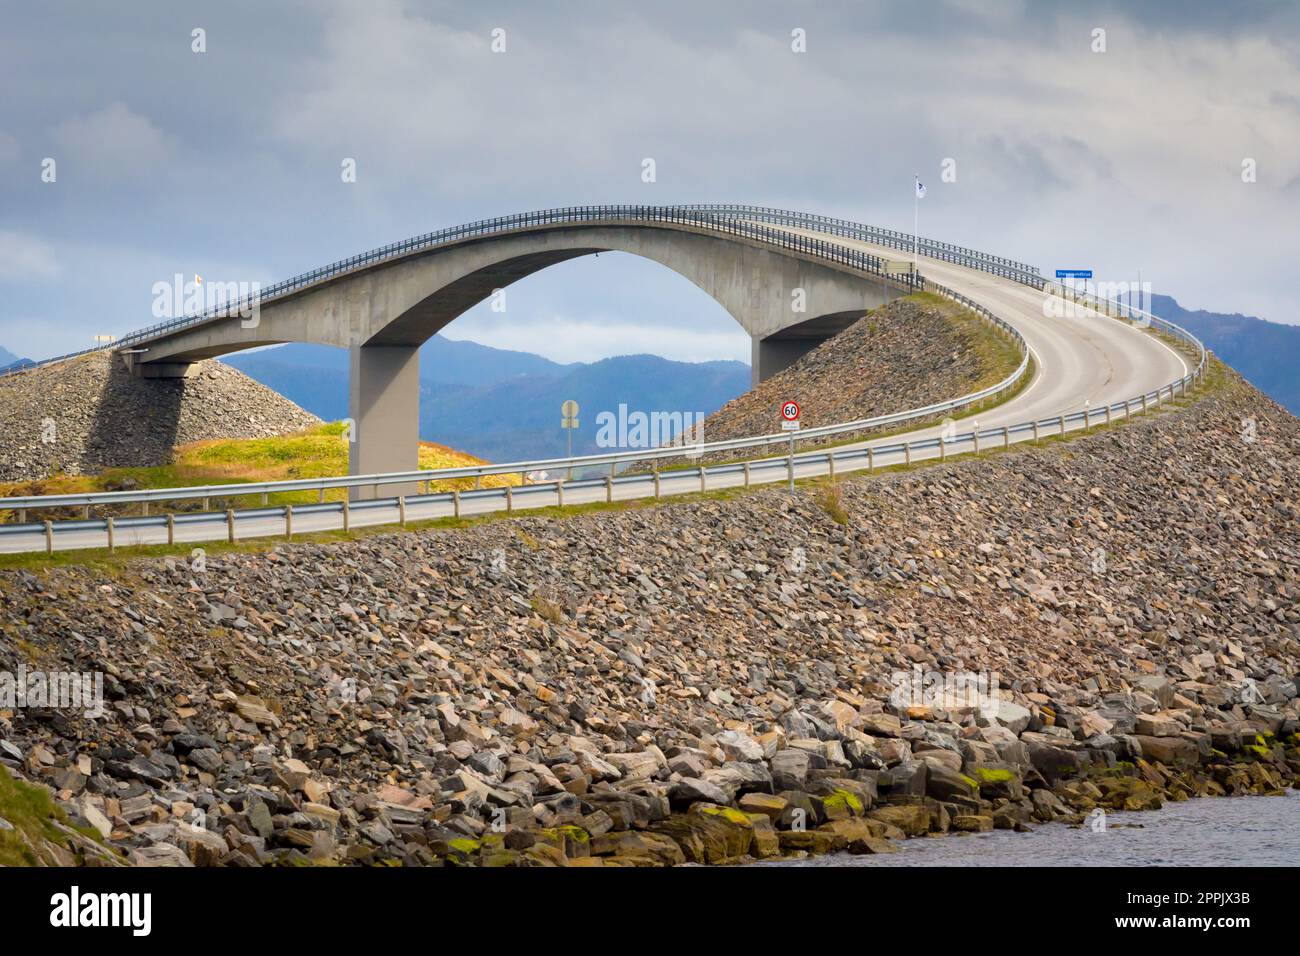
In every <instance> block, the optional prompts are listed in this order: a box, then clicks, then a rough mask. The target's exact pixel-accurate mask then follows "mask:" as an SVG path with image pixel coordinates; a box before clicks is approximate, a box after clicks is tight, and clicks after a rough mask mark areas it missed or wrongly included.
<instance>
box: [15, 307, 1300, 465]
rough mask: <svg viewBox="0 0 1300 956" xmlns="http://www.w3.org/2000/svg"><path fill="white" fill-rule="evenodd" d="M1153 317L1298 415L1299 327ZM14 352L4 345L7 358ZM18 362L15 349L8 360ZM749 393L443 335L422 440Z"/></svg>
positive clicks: (303, 357)
mask: <svg viewBox="0 0 1300 956" xmlns="http://www.w3.org/2000/svg"><path fill="white" fill-rule="evenodd" d="M1152 311H1153V312H1155V314H1156V315H1159V316H1161V317H1163V318H1166V319H1169V320H1170V321H1172V322H1177V323H1178V324H1179V325H1181V326H1183V327H1185V328H1187V329H1188V330H1190V331H1191V332H1193V333H1194V334H1196V335H1197V336H1198V337H1200V338H1201V340H1202V341H1204V342H1205V344H1206V345H1207V346H1209V347H1210V348H1211V349H1213V350H1214V352H1215V354H1217V355H1218V356H1219V357H1220V358H1222V359H1223V360H1224V361H1225V362H1227V363H1228V364H1229V365H1231V366H1232V367H1233V368H1235V369H1236V370H1237V371H1239V372H1241V373H1242V374H1243V375H1245V376H1246V378H1247V379H1248V380H1249V381H1250V382H1251V383H1252V384H1253V385H1255V387H1257V388H1259V389H1260V390H1261V391H1263V392H1265V393H1267V394H1268V395H1270V396H1272V397H1273V398H1274V399H1275V400H1276V401H1278V402H1280V403H1281V404H1282V405H1284V406H1286V407H1287V408H1288V409H1290V410H1291V412H1292V413H1294V414H1300V375H1297V374H1296V371H1295V369H1296V365H1297V363H1300V326H1293V325H1280V324H1278V323H1274V322H1266V321H1264V320H1263V319H1257V318H1252V317H1250V316H1245V315H1239V314H1234V315H1223V314H1219V313H1214V312H1205V311H1196V312H1192V311H1188V310H1187V309H1184V308H1183V307H1182V306H1180V305H1179V304H1178V302H1177V301H1175V300H1174V299H1173V298H1171V297H1170V296H1166V295H1157V296H1153V297H1152ZM8 355H9V353H7V352H4V351H3V350H2V349H0V362H3V361H4V360H5V357H6V356H8ZM11 358H12V357H11ZM224 361H226V362H227V363H229V364H230V365H233V366H234V367H235V368H237V369H240V370H241V371H243V372H245V373H247V374H248V375H250V376H252V377H253V378H255V379H256V380H257V381H259V382H261V383H262V384H263V385H266V386H269V387H270V388H273V389H275V390H276V391H277V392H279V393H280V394H282V395H284V396H286V397H287V398H290V399H292V400H293V401H294V402H297V403H298V404H299V405H301V406H302V407H303V408H305V409H307V410H308V411H310V412H313V413H314V414H316V415H319V416H320V417H321V418H324V419H326V420H327V421H337V420H338V419H340V418H345V417H347V414H348V398H347V395H348V389H347V379H348V355H347V352H346V351H344V350H343V349H335V348H329V347H328V346H323V345H297V344H295V345H284V346H280V347H277V348H272V349H263V350H261V351H258V352H246V353H243V354H237V355H230V356H228V357H226V358H225V359H224ZM748 389H749V366H747V365H745V364H744V363H742V362H703V363H698V364H695V363H687V362H672V361H669V360H667V359H662V358H657V357H656V356H653V355H625V356H619V357H618V358H610V359H605V360H603V361H600V362H592V363H582V362H576V363H573V364H569V365H564V364H561V363H558V362H552V361H550V360H549V359H545V358H542V357H541V356H540V355H532V354H529V353H527V352H511V351H507V350H504V349H494V348H491V347H489V346H486V345H480V344H478V343H476V342H458V341H453V340H452V339H447V338H443V337H442V336H441V335H436V336H434V337H433V338H431V339H430V340H429V341H428V342H426V343H425V344H424V345H423V346H422V347H421V348H420V437H421V438H424V439H426V440H430V441H438V442H442V443H444V444H447V445H450V446H451V447H453V448H458V449H461V450H463V451H467V452H469V453H470V454H473V455H478V456H479V457H482V458H486V459H488V460H489V461H518V460H523V459H529V458H545V457H552V456H553V457H561V456H563V455H564V452H565V449H566V436H565V434H564V431H563V429H561V428H560V403H561V402H563V401H565V400H566V399H573V400H574V401H576V402H577V403H578V404H579V406H580V409H581V411H580V413H579V415H578V420H579V426H580V427H579V428H578V430H577V431H576V433H575V434H574V442H573V450H574V452H575V453H584V454H590V453H594V452H596V451H598V450H599V449H597V447H596V444H595V440H596V432H597V423H596V416H597V414H599V413H600V412H602V411H609V412H612V413H615V414H617V412H618V406H619V405H620V404H626V405H627V406H628V409H629V411H638V410H639V411H643V412H647V413H648V412H653V411H666V412H691V413H694V412H703V413H705V414H709V413H712V412H714V411H716V410H717V409H719V408H721V407H722V406H723V405H724V404H726V403H727V402H728V401H730V400H731V399H733V398H735V397H736V396H737V395H740V394H742V393H744V392H745V391H747V390H748Z"/></svg>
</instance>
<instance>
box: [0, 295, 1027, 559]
mask: <svg viewBox="0 0 1300 956" xmlns="http://www.w3.org/2000/svg"><path fill="white" fill-rule="evenodd" d="M929 285H930V288H932V289H934V290H935V291H937V292H939V293H940V294H941V295H944V296H946V297H948V298H951V299H953V300H954V301H956V302H959V303H960V304H962V305H963V306H965V307H966V308H969V309H971V310H972V311H974V312H976V313H977V314H978V315H980V316H981V317H982V318H984V319H985V320H986V321H988V322H989V323H990V324H992V325H994V326H995V327H996V328H998V329H1000V330H1001V331H1002V332H1004V333H1005V334H1007V335H1009V336H1010V337H1011V338H1013V339H1014V340H1015V342H1016V343H1017V348H1018V350H1019V351H1020V353H1021V359H1020V364H1019V365H1018V366H1017V367H1016V369H1015V371H1013V372H1012V373H1011V374H1009V375H1008V376H1006V378H1004V379H1003V380H1002V381H1000V382H997V383H996V384H994V385H990V386H988V387H987V388H982V389H979V390H978V391H975V392H971V393H969V394H967V395H963V396H961V397H960V398H955V399H951V400H949V401H944V402H936V403H934V404H932V405H926V406H924V407H922V408H914V409H908V410H906V411H901V412H893V413H891V414H888V415H879V416H876V417H874V418H864V419H859V420H856V421H851V422H841V423H838V424H834V425H822V426H819V427H817V428H807V429H803V430H801V431H800V432H799V434H798V440H799V441H804V440H807V439H810V438H821V437H826V436H830V435H840V434H849V433H852V432H858V431H866V430H869V429H874V428H881V427H885V426H888V425H896V424H899V423H901V422H907V421H916V420H919V419H923V418H930V417H933V416H935V415H938V414H941V413H943V412H949V411H955V410H957V409H960V408H964V407H966V406H969V405H973V404H975V403H976V402H980V401H983V400H984V399H987V398H991V397H993V396H995V395H997V394H999V393H1000V392H1003V391H1006V390H1007V389H1009V388H1011V387H1013V386H1014V385H1015V384H1016V383H1017V382H1019V381H1020V378H1021V377H1022V376H1023V375H1024V374H1025V372H1026V371H1027V370H1028V368H1029V349H1028V346H1027V345H1026V343H1025V340H1024V338H1023V337H1022V336H1021V334H1020V333H1019V332H1018V331H1017V330H1016V329H1015V328H1014V327H1013V326H1011V325H1010V324H1009V323H1007V322H1005V321H1003V320H1002V319H1000V318H998V317H997V316H995V315H994V314H993V313H992V312H990V311H989V310H988V309H986V308H985V307H984V306H982V305H980V304H979V303H977V302H974V301H973V300H971V299H969V298H968V297H966V296H964V295H962V294H961V293H959V292H954V291H953V290H951V289H948V288H946V287H944V286H940V285H937V284H936V283H933V282H931V283H929ZM789 440H790V433H789V432H774V433H771V434H767V435H758V436H754V437H750V438H732V439H726V440H724V441H716V442H702V443H699V444H693V445H667V446H663V447H660V448H650V449H637V450H633V451H624V452H614V453H611V454H607V455H583V456H576V457H573V458H550V459H544V460H541V461H520V462H506V463H502V464H489V465H469V466H465V467H461V468H440V469H434V470H426V471H406V472H391V473H388V474H379V475H350V476H344V477H333V478H302V479H296V480H290V481H265V482H252V483H248V484H227V485H195V486H190V487H185V488H151V489H142V490H138V491H102V492H90V493H78V494H63V495H34V496H29V497H22V498H0V510H5V511H19V512H23V511H33V510H38V509H43V508H76V507H96V506H104V505H121V504H134V503H145V502H166V501H187V500H196V499H212V498H222V499H230V498H237V497H244V496H248V495H259V494H280V493H284V492H295V491H327V490H333V489H350V488H376V489H377V488H379V487H382V486H384V485H395V484H411V483H426V482H434V481H452V480H456V479H463V478H484V477H487V476H489V475H510V474H524V473H527V472H536V471H549V470H556V471H560V470H563V471H566V472H567V471H568V470H570V469H574V468H590V467H597V466H602V465H608V466H611V468H614V467H617V466H618V465H619V464H626V463H631V462H644V461H657V460H661V459H666V458H682V457H695V456H704V455H709V454H714V453H716V452H721V451H742V450H745V449H749V448H762V447H766V446H770V445H776V444H784V443H787V442H789ZM14 527H16V526H15V525H0V533H4V532H6V531H8V530H10V529H12V528H14Z"/></svg>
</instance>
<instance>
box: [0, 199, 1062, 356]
mask: <svg viewBox="0 0 1300 956" xmlns="http://www.w3.org/2000/svg"><path fill="white" fill-rule="evenodd" d="M611 219H613V220H628V221H638V222H665V223H681V224H686V225H695V226H699V227H703V228H712V229H717V230H718V231H721V232H724V233H727V234H730V235H738V236H748V237H750V238H757V239H761V240H763V241H771V242H775V243H777V244H779V245H780V246H781V248H785V249H791V250H795V251H800V252H806V253H809V254H814V255H820V256H821V257H823V258H828V259H830V260H831V261H835V262H839V263H841V264H844V265H849V266H852V267H853V268H857V269H861V270H862V271H865V272H870V273H873V274H876V275H881V274H882V260H881V259H880V258H879V257H877V256H872V255H869V254H867V253H863V252H861V251H859V250H853V249H848V248H846V247H843V246H837V245H835V244H833V243H825V242H824V240H815V239H810V238H809V237H802V236H797V235H793V234H790V233H770V234H767V235H764V234H763V233H762V232H755V231H753V230H752V229H751V228H749V225H748V223H746V222H745V220H758V221H763V222H772V223H779V224H782V225H793V226H802V227H807V228H814V229H817V230H818V231H821V232H827V233H831V234H834V235H842V236H846V237H851V238H855V239H862V240H864V241H868V242H872V243H875V244H877V245H883V246H886V247H888V248H892V249H899V250H902V251H910V250H911V248H912V239H913V237H912V236H911V235H910V234H908V233H903V232H899V231H897V230H893V229H884V228H881V227H877V226H868V225H864V224H861V223H854V222H850V221H849V220H846V219H837V218H835V217H833V216H818V215H812V214H809V213H800V212H795V211H791V210H785V209H776V208H773V207H770V206H748V205H725V204H693V205H672V206H641V205H597V206H563V207H558V208H554V209H541V210H535V211H533V212H525V213H517V214H515V215H510V216H496V217H493V218H491V219H480V220H477V221H475V222H470V223H465V224H463V225H459V226H451V227H449V228H446V229H441V230H437V231H434V232H427V233H424V234H422V235H418V236H412V237H411V238H409V239H404V240H402V241H400V242H392V243H389V244H388V245H385V246H380V247H379V248H377V249H371V250H369V251H368V252H363V253H360V254H358V255H355V256H349V257H348V258H346V259H340V260H338V261H337V262H332V263H330V264H329V265H326V266H322V267H321V268H319V269H313V270H311V271H309V272H304V273H301V274H300V275H296V276H293V277H291V278H289V279H285V280H282V281H280V282H276V283H274V284H272V285H269V286H267V287H265V288H263V289H259V290H258V291H257V293H256V294H255V295H250V296H247V297H243V298H239V299H235V300H232V301H226V302H222V303H220V304H218V305H217V306H216V307H214V308H212V309H209V310H206V311H204V312H199V313H195V314H192V315H187V316H181V317H178V318H175V319H169V320H167V321H165V322H159V323H156V324H154V325H150V326H146V327H144V328H141V329H137V330H136V331H134V332H131V333H129V334H127V335H124V336H122V338H121V339H119V340H118V341H116V342H113V343H111V344H107V345H100V346H93V347H91V348H87V349H81V350H80V351H76V352H69V353H67V354H66V355H59V356H55V357H53V358H48V359H43V360H41V361H39V362H34V363H32V364H30V365H24V366H22V367H19V368H12V369H6V370H3V371H0V377H4V376H5V375H12V374H17V373H18V372H22V371H26V370H27V369H30V368H39V367H41V366H45V365H51V364H54V363H56V362H62V361H66V360H68V359H71V358H77V357H78V356H82V355H88V354H91V353H94V352H102V351H106V350H114V349H121V348H127V347H130V346H133V345H139V344H141V343H143V342H146V341H148V340H149V339H151V338H157V337H159V336H162V335H167V334H171V333H174V332H177V331H180V330H182V329H185V328H188V327H190V326H197V325H202V324H204V323H206V322H212V321H215V320H218V319H223V318H231V317H233V316H237V315H240V314H243V313H246V312H247V310H248V309H250V308H252V307H253V306H254V305H258V306H260V305H262V304H265V303H269V302H272V301H275V300H276V299H279V298H282V297H284V296H287V295H292V294H294V293H295V292H298V291H300V290H301V289H303V288H305V287H307V286H311V285H315V284H316V283H318V282H323V281H325V280H327V279H331V278H335V277H337V276H340V275H344V274H346V273H348V272H351V271H352V270H354V269H359V268H365V267H367V266H371V265H374V264H376V263H379V262H383V261H386V260H389V259H396V258H400V257H402V256H407V255H410V254H412V253H415V252H423V251H427V250H431V249H433V248H436V247H437V246H440V245H445V244H449V243H453V242H459V241H463V240H465V239H472V238H475V237H484V236H489V235H493V234H499V233H505V232H509V231H513V230H517V229H526V228H536V227H541V226H549V225H561V224H564V223H580V222H594V221H603V220H611ZM817 243H821V248H820V249H818V247H817V246H816V245H815V244H817ZM919 250H920V252H921V254H923V255H925V256H927V257H930V258H935V259H941V260H943V261H945V262H953V263H956V264H958V265H964V266H967V267H969V268H975V269H980V270H982V271H985V272H991V273H994V274H996V275H1001V276H1005V277H1007V278H1011V279H1014V280H1016V281H1018V282H1024V283H1025V284H1027V285H1032V286H1034V287H1035V288H1042V285H1043V282H1044V280H1043V278H1042V276H1040V275H1039V274H1038V271H1037V270H1036V269H1034V268H1033V267H1032V266H1029V265H1026V264H1025V263H1022V262H1016V261H1015V260H1012V259H1004V258H1001V257H998V256H993V255H990V254H988V253H984V252H979V251H977V250H974V249H967V248H964V247H961V246H954V245H951V244H949V243H943V242H937V241H935V240H933V239H926V238H921V239H920V240H919ZM889 278H890V279H891V280H893V281H903V282H906V281H908V276H907V274H906V273H905V274H903V277H901V278H900V277H899V276H897V275H891V276H890V277H889ZM912 281H914V282H920V281H923V280H921V279H919V277H918V278H916V279H913V280H912Z"/></svg>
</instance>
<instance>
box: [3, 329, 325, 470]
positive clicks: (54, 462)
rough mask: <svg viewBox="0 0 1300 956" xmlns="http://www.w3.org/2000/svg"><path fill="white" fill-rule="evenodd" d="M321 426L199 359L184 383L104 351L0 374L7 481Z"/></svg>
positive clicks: (159, 459) (141, 461)
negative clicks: (148, 375)
mask: <svg viewBox="0 0 1300 956" xmlns="http://www.w3.org/2000/svg"><path fill="white" fill-rule="evenodd" d="M317 424H320V419H318V418H317V417H316V416H315V415H312V414H310V413H309V412H306V411H304V410H303V409H301V408H299V407H298V406H297V405H295V404H294V403H293V402H291V401H289V400H288V399H287V398H284V397H283V396H282V395H279V394H278V393H276V392H273V391H271V389H269V388H266V387H265V386H263V385H260V384H258V383H257V382H255V381H253V380H252V379H251V378H249V377H248V376H246V375H244V374H243V373H242V372H237V371H235V370H234V369H233V368H230V367H229V366H227V365H223V364H222V363H220V362H215V361H213V362H199V363H197V371H196V374H194V375H192V376H191V377H189V378H185V379H141V378H135V377H133V376H132V375H131V374H130V373H129V372H127V371H126V369H125V368H123V366H122V365H121V363H120V362H119V361H118V360H117V359H116V358H115V357H114V356H112V355H111V354H109V353H107V352H99V353H94V354H91V355H87V356H84V357H82V358H78V359H73V360H70V361H67V362H60V363H58V364H56V365H49V366H45V367H42V368H36V369H32V370H31V371H27V372H20V373H18V374H16V375H10V376H6V377H4V378H0V481H22V480H26V479H33V478H45V477H48V476H49V475H51V474H53V473H54V472H64V473H66V474H93V473H96V472H98V471H100V470H102V469H104V468H110V467H115V466H143V467H148V466H153V465H163V464H166V463H167V462H169V461H170V460H171V452H172V449H173V448H174V447H175V446H176V445H182V444H185V443H187V442H192V441H203V440H207V439H212V438H261V437H266V436H270V435H281V434H284V433H286V432H293V431H298V430H299V429H303V428H307V427H310V426H312V425H317Z"/></svg>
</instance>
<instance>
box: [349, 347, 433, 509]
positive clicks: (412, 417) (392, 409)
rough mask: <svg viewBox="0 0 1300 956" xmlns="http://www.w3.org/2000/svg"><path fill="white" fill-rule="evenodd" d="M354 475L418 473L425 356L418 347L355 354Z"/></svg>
mask: <svg viewBox="0 0 1300 956" xmlns="http://www.w3.org/2000/svg"><path fill="white" fill-rule="evenodd" d="M351 353H352V354H351V375H350V376H349V381H348V386H349V396H348V407H349V410H350V416H351V418H352V435H351V438H352V444H351V446H350V447H349V451H348V474H350V475H376V474H385V473H388V472H394V471H415V470H416V469H417V468H418V467H419V460H420V354H419V347H418V346H415V345H361V346H353V348H352V350H351ZM415 494H419V482H410V483H402V484H395V485H381V486H379V489H378V494H376V491H375V488H374V487H373V486H370V485H367V486H365V487H364V488H354V489H352V492H351V496H352V499H353V500H358V499H364V498H374V497H383V498H391V497H395V496H397V495H415Z"/></svg>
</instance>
